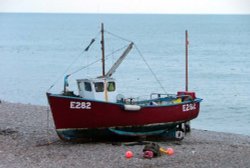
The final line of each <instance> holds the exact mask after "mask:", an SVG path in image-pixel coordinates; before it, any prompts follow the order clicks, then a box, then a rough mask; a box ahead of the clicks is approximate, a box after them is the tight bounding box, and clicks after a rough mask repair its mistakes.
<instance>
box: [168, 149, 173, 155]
mask: <svg viewBox="0 0 250 168" xmlns="http://www.w3.org/2000/svg"><path fill="white" fill-rule="evenodd" d="M166 153H167V154H168V155H173V154H174V149H173V148H167V150H166Z"/></svg>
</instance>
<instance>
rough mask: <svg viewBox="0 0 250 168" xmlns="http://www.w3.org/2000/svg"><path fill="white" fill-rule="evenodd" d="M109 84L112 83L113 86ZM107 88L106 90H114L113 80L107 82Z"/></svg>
mask: <svg viewBox="0 0 250 168" xmlns="http://www.w3.org/2000/svg"><path fill="white" fill-rule="evenodd" d="M111 84H113V86H112V85H111ZM112 87H113V89H111V88H112ZM107 90H108V92H114V91H115V90H116V84H115V82H114V81H110V82H108V84H107Z"/></svg>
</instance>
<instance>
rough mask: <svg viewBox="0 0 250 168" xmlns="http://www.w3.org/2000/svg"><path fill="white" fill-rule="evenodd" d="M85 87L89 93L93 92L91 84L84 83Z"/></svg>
mask: <svg viewBox="0 0 250 168" xmlns="http://www.w3.org/2000/svg"><path fill="white" fill-rule="evenodd" d="M84 87H85V90H86V91H89V92H91V91H92V89H91V84H90V83H89V82H84Z"/></svg>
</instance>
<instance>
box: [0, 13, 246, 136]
mask: <svg viewBox="0 0 250 168" xmlns="http://www.w3.org/2000/svg"><path fill="white" fill-rule="evenodd" d="M101 23H103V24H104V29H105V35H104V38H105V54H106V61H105V62H106V64H105V65H106V67H105V70H106V71H108V70H109V68H110V67H111V66H112V64H113V63H114V62H115V61H116V60H117V59H118V57H119V56H120V55H121V54H122V52H123V50H124V49H125V47H126V46H127V45H128V44H129V43H130V42H133V43H134V44H135V46H134V48H133V49H132V51H131V52H130V53H129V54H128V56H127V57H126V59H125V60H124V61H123V62H122V64H121V65H120V66H119V67H118V69H117V70H116V72H115V73H114V75H113V77H114V78H115V79H116V81H117V90H119V93H121V94H123V95H124V96H125V97H139V96H140V97H146V96H147V97H149V95H150V93H152V92H154V93H168V94H175V93H176V92H177V91H183V90H185V31H186V30H187V31H188V36H189V39H188V40H189V83H188V87H189V88H188V90H189V91H195V92H196V96H197V97H199V98H202V99H203V101H202V103H201V108H200V114H199V116H198V118H196V119H194V120H193V121H192V122H191V126H192V128H196V129H204V130H212V131H218V132H229V133H236V134H244V135H250V126H249V125H250V102H249V101H250V15H178V14H177V15H167V14H166V15H165V14H156V15H152V14H35V13H32V14H29V13H27V14H26V13H22V14H21V13H0V86H1V88H0V99H1V100H2V101H8V102H14V103H25V104H35V105H46V106H47V105H48V103H47V98H46V92H52V93H60V92H61V91H62V90H63V80H64V76H65V75H68V74H71V76H70V77H69V87H70V88H71V90H73V91H74V92H75V93H77V86H76V79H81V78H89V77H90V78H91V77H92V78H94V77H96V76H101V75H102V68H101V63H100V59H101V46H100V28H101ZM92 39H95V42H94V43H93V44H92V45H91V46H90V47H89V49H88V51H85V49H86V47H87V46H88V45H89V44H90V42H91V40H92Z"/></svg>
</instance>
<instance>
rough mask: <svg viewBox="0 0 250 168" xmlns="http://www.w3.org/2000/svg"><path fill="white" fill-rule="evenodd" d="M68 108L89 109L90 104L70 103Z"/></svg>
mask: <svg viewBox="0 0 250 168" xmlns="http://www.w3.org/2000/svg"><path fill="white" fill-rule="evenodd" d="M70 108H71V109H91V102H77V101H71V102H70Z"/></svg>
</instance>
